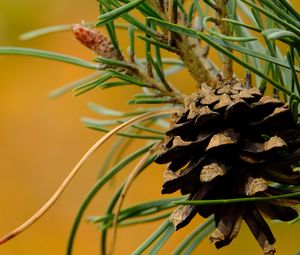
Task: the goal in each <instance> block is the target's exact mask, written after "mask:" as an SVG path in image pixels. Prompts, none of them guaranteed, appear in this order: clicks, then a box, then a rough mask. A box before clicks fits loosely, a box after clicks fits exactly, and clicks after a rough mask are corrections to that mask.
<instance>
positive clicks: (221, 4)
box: [215, 0, 233, 80]
mask: <svg viewBox="0 0 300 255" xmlns="http://www.w3.org/2000/svg"><path fill="white" fill-rule="evenodd" d="M227 2H228V0H216V1H215V3H216V7H217V11H216V18H217V20H218V21H219V28H220V31H221V33H222V34H223V35H226V36H231V35H232V31H231V29H230V25H229V23H228V22H226V21H224V20H222V19H223V18H227V9H226V3H227ZM228 50H229V49H228ZM230 51H231V52H232V50H230ZM232 77H233V61H232V59H231V58H229V57H227V56H224V60H223V80H231V79H232Z"/></svg>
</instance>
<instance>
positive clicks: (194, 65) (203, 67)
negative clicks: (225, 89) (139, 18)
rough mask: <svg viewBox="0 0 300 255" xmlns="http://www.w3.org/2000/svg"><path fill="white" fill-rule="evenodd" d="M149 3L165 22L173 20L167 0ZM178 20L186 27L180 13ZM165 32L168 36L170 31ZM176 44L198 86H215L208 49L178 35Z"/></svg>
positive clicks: (175, 39)
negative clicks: (203, 84) (205, 84)
mask: <svg viewBox="0 0 300 255" xmlns="http://www.w3.org/2000/svg"><path fill="white" fill-rule="evenodd" d="M147 2H148V4H149V5H151V6H152V7H153V8H155V10H156V11H157V12H158V13H159V14H160V15H161V16H162V17H163V18H164V19H165V20H167V21H169V20H172V17H170V15H172V14H170V11H169V10H168V9H167V6H168V5H166V1H165V0H148V1H147ZM173 20H174V19H173ZM176 20H177V21H178V23H179V24H181V25H186V24H184V20H183V19H182V17H181V13H180V12H179V13H178V18H177V19H176ZM164 32H165V34H166V36H167V35H168V31H164ZM172 39H173V38H172ZM172 41H173V40H172ZM174 44H175V46H176V48H177V49H178V52H177V53H178V55H179V56H180V58H181V60H182V61H183V62H184V64H185V65H186V66H187V68H188V70H189V72H190V73H191V75H192V77H193V78H194V79H195V80H196V81H197V84H198V86H200V85H201V84H202V83H203V82H206V83H207V84H209V85H211V86H213V84H214V82H213V81H214V76H213V74H212V72H211V71H212V66H211V63H210V62H209V60H208V58H207V57H206V56H207V48H205V47H204V48H202V47H201V45H200V41H199V40H197V39H195V38H191V37H188V36H186V35H180V34H176V36H174Z"/></svg>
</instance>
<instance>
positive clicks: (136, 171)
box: [109, 149, 154, 255]
mask: <svg viewBox="0 0 300 255" xmlns="http://www.w3.org/2000/svg"><path fill="white" fill-rule="evenodd" d="M153 152H154V150H153V149H151V150H150V151H148V152H147V153H146V154H145V155H144V157H142V159H141V160H140V161H139V162H138V164H137V165H136V166H135V168H134V169H133V170H132V172H131V173H130V175H129V176H128V178H127V181H126V183H125V184H124V187H123V189H122V192H121V195H120V197H119V200H118V202H117V206H116V212H115V214H114V219H113V237H112V243H111V250H110V252H109V254H111V255H112V254H113V253H114V250H115V246H116V242H117V230H118V217H119V215H120V211H121V208H122V205H123V202H124V199H125V197H126V194H127V192H128V190H129V188H130V186H131V184H132V183H133V181H134V179H135V178H136V177H137V176H138V175H139V173H140V172H141V170H142V169H143V166H144V165H145V163H146V162H147V160H148V159H149V158H150V156H151V155H152V154H153Z"/></svg>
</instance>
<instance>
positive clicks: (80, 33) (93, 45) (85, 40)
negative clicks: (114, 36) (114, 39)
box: [72, 24, 122, 59]
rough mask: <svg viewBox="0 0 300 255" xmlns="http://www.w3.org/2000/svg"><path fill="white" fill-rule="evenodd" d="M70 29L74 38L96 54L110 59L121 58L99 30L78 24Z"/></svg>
mask: <svg viewBox="0 0 300 255" xmlns="http://www.w3.org/2000/svg"><path fill="white" fill-rule="evenodd" d="M72 30H73V33H74V35H75V37H76V39H77V40H79V41H80V42H81V43H82V44H83V45H84V46H86V47H88V48H89V49H91V50H92V51H93V52H95V53H96V54H97V55H99V56H101V57H105V58H110V59H120V58H122V57H120V54H118V52H117V50H116V49H115V48H114V46H113V45H112V43H111V41H110V40H109V39H108V38H107V37H106V36H105V35H104V34H102V33H101V32H100V31H98V30H95V29H90V28H87V27H85V26H83V25H80V24H75V25H73V26H72Z"/></svg>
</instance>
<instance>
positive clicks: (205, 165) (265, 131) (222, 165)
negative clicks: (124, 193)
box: [156, 81, 300, 254]
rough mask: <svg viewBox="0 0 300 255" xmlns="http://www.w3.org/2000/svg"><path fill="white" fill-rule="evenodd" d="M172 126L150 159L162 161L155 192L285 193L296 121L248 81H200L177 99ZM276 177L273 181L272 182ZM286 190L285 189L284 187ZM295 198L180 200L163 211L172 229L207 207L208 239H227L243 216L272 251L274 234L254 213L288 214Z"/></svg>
mask: <svg viewBox="0 0 300 255" xmlns="http://www.w3.org/2000/svg"><path fill="white" fill-rule="evenodd" d="M177 116H178V117H177V119H176V121H175V124H174V125H173V127H172V128H171V129H170V130H169V131H167V133H166V142H165V143H164V144H163V145H162V146H161V151H160V152H159V154H158V156H157V158H156V163H159V164H165V163H169V165H168V167H167V169H166V170H165V172H164V183H163V189H162V193H163V194H165V193H173V192H175V191H177V190H180V191H181V193H182V194H189V198H188V199H189V200H210V199H232V198H241V197H251V196H255V197H257V196H260V197H267V196H273V195H281V194H286V193H287V191H286V190H284V189H281V188H280V185H299V184H300V174H299V173H296V172H294V171H293V167H294V166H295V164H296V163H298V161H299V160H300V148H299V142H300V140H299V138H298V137H299V134H300V129H299V127H298V125H297V123H296V122H295V121H294V119H293V117H292V114H291V112H290V110H289V109H288V106H287V105H286V104H285V103H283V102H281V101H280V100H278V99H275V98H271V97H268V96H262V94H261V93H260V92H259V90H258V89H256V88H250V89H248V88H245V87H243V86H242V83H241V82H240V81H231V82H230V84H227V85H226V84H225V85H223V86H222V87H219V88H217V89H212V88H210V87H208V86H207V85H206V84H203V85H202V88H201V90H200V92H199V93H194V94H192V95H191V96H190V97H187V98H186V100H185V108H184V110H183V111H182V112H180V113H178V114H177ZM275 183H276V184H277V188H275V187H274V185H271V186H270V184H275ZM290 192H293V191H290ZM299 202H300V198H298V197H297V198H292V199H280V200H268V201H264V202H247V203H235V204H225V205H203V206H198V205H185V206H180V207H179V208H178V209H176V210H175V211H174V212H173V214H172V215H171V217H170V219H171V221H172V223H173V224H174V225H175V227H176V229H180V228H182V227H184V226H185V225H187V224H188V223H189V222H190V221H191V219H192V218H193V217H194V216H195V215H196V214H197V213H198V214H200V215H201V216H203V217H208V216H210V215H212V214H213V215H214V219H215V224H216V229H215V230H214V232H213V233H212V234H211V236H210V240H211V241H212V242H213V243H214V244H215V246H216V247H217V248H221V247H223V246H225V245H228V244H229V243H230V242H231V241H232V240H233V239H234V238H235V237H236V236H237V234H238V232H239V229H240V226H241V222H242V220H244V221H245V222H246V224H247V225H248V227H249V229H250V230H251V232H252V233H253V235H254V236H255V238H256V239H257V241H258V242H259V244H260V246H261V247H262V248H263V250H264V253H265V254H274V253H275V248H274V247H273V244H274V243H275V238H274V236H273V234H272V232H271V230H270V228H269V226H268V225H267V223H266V221H265V220H264V218H263V216H262V214H264V215H265V216H266V217H269V218H271V219H277V220H281V221H290V220H292V219H294V218H296V217H297V216H298V213H297V211H296V210H295V209H294V208H292V206H294V205H296V204H298V203H299Z"/></svg>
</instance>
